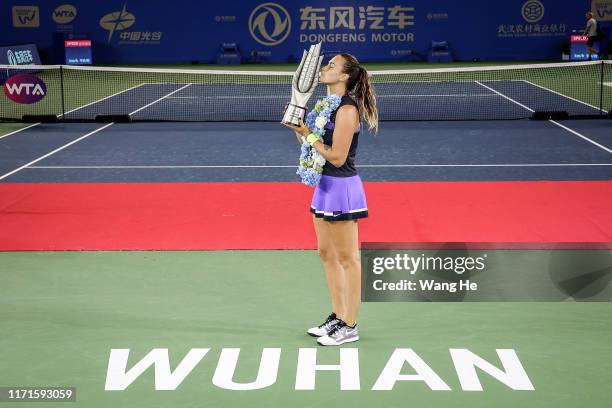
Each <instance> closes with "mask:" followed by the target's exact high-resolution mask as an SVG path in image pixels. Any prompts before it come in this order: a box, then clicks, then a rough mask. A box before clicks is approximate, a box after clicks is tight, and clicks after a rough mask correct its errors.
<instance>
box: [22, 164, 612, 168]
mask: <svg viewBox="0 0 612 408" xmlns="http://www.w3.org/2000/svg"><path fill="white" fill-rule="evenodd" d="M564 166H612V163H525V164H520V163H517V164H364V165H357V167H359V168H370V167H371V168H381V167H564ZM295 167H296V165H291V166H261V165H260V166H257V165H252V166H251V165H244V166H29V167H28V168H29V169H228V168H229V169H235V168H239V169H240V168H245V169H250V168H266V169H270V168H295Z"/></svg>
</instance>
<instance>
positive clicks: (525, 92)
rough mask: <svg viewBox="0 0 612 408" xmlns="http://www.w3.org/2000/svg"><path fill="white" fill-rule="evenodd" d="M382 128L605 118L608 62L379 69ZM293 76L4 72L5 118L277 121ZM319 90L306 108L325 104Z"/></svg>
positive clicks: (75, 69) (611, 93) (611, 90)
mask: <svg viewBox="0 0 612 408" xmlns="http://www.w3.org/2000/svg"><path fill="white" fill-rule="evenodd" d="M370 74H371V79H372V82H373V84H374V88H375V91H376V95H377V103H378V109H379V118H380V120H382V121H391V120H396V121H403V120H504V119H524V118H529V117H532V115H533V114H534V113H536V112H564V113H566V114H567V115H568V116H569V117H570V118H574V117H575V118H578V117H606V116H607V115H608V112H609V111H610V110H611V109H612V64H611V61H592V62H590V61H589V62H571V63H554V64H529V65H504V66H485V67H465V68H438V69H408V70H396V71H389V70H387V71H372V72H370ZM292 76H293V73H291V72H259V71H217V70H196V69H191V70H188V69H182V70H171V69H140V68H107V67H79V66H64V65H39V66H7V65H0V83H2V87H3V91H4V92H3V95H2V96H1V97H0V98H1V99H0V108H1V112H2V113H1V114H0V120H13V121H15V120H16V121H19V120H24V116H26V117H27V116H28V115H35V116H41V115H52V116H54V117H56V118H57V119H59V120H65V121H94V120H97V119H98V120H99V119H100V118H101V117H103V116H109V115H115V116H121V115H123V116H125V117H127V118H129V119H130V120H132V121H279V120H280V119H281V118H282V115H283V109H284V106H285V104H286V103H287V102H288V101H289V99H290V95H291V80H292ZM325 93H326V88H325V86H324V85H321V84H320V85H319V86H318V88H317V90H316V92H315V94H314V95H313V97H312V98H311V100H310V103H309V105H310V106H312V105H313V104H314V102H315V101H316V100H317V99H319V98H321V97H323V96H324V95H325Z"/></svg>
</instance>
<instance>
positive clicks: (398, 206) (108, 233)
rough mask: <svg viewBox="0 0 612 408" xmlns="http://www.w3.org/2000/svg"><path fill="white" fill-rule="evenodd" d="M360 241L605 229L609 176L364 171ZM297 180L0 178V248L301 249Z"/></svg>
mask: <svg viewBox="0 0 612 408" xmlns="http://www.w3.org/2000/svg"><path fill="white" fill-rule="evenodd" d="M365 188H366V194H367V198H368V207H369V209H370V217H371V218H368V219H366V220H361V221H359V222H360V241H362V242H363V241H419V242H423V241H425V242H429V241H434V242H436V241H441V242H448V241H464V242H470V241H475V242H483V241H504V242H506V241H522V242H525V241H526V242H534V241H535V242H555V241H559V242H583V241H584V242H597V241H600V242H603V241H612V211H611V209H612V181H563V182H550V181H540V182H525V181H519V182H385V183H382V182H367V183H365ZM312 191H313V190H312V189H311V188H309V187H306V186H303V185H300V184H298V183H180V184H179V183H177V184H173V183H144V184H136V183H126V184H115V183H112V184H109V183H99V184H97V183H87V184H80V183H69V184H62V183H48V184H47V183H43V184H37V183H6V184H0V250H122V249H124V250H130V249H160V250H181V249H276V248H279V249H280V248H282V249H313V248H315V245H316V242H315V235H314V231H313V228H312V220H311V215H310V213H309V212H308V206H309V204H310V198H311V195H312Z"/></svg>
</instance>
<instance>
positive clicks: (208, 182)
mask: <svg viewBox="0 0 612 408" xmlns="http://www.w3.org/2000/svg"><path fill="white" fill-rule="evenodd" d="M561 66H562V65H561V64H559V67H561ZM602 66H603V65H601V64H599V63H595V64H592V63H586V64H582V65H575V66H572V67H571V68H570V66H569V65H568V66H567V68H565V67H563V68H557V70H555V71H554V72H555V75H550V74H549V73H550V72H551V71H549V68H545V70H546V74H542V73H541V72H539V71H538V70H537V68H536V69H535V71H534V69H533V68H531V69H527V68H518V69H514V70H513V69H512V68H510V69H508V68H507V67H504V69H500V68H498V69H491V70H482V69H479V70H477V71H475V70H473V69H466V70H461V69H459V70H454V71H453V73H452V79H453V80H450V79H451V77H450V76H449V71H447V70H427V72H423V73H420V74H419V73H417V72H409V73H406V72H403V71H402V72H400V71H397V72H392V73H390V72H386V73H381V74H380V75H381V76H380V77H379V81H378V82H375V84H376V87H377V88H376V89H377V93H378V96H379V109H380V112H381V119H382V120H383V121H382V122H381V124H380V131H379V134H378V135H376V136H375V137H374V136H373V135H371V134H369V133H368V132H364V133H363V134H362V136H361V137H360V152H359V156H358V163H357V165H358V169H359V173H360V175H361V177H362V178H363V180H364V182H365V189H366V192H367V193H368V200H369V202H368V203H369V208H370V213H371V216H370V218H368V219H365V220H362V221H360V229H361V231H360V234H361V235H360V241H361V242H383V241H388V242H415V241H416V242H484V241H502V242H503V241H506V242H513V241H519V242H609V241H610V240H611V239H612V232H611V231H612V217H611V216H610V211H609V209H610V197H612V186H611V185H610V180H611V179H612V121H611V120H609V119H603V117H605V116H606V115H607V112H608V111H609V110H610V109H612V97H611V96H610V94H612V92H608V91H607V90H606V93H604V92H603V91H602V89H605V88H603V87H604V86H605V85H602V83H603V82H604V81H602V80H601V77H597V73H598V72H601V70H602ZM605 68H606V69H608V68H609V64H608V65H606V66H605ZM552 69H553V68H550V70H552ZM559 69H560V70H559ZM576 70H579V71H578V72H582V73H584V72H587V71H586V70H588V72H591V71H592V72H593V73H594V74H595V75H594V76H592V77H589V78H590V79H589V81H588V83H592V84H595V85H594V87H592V88H589V89H585V87H584V86H583V85H584V84H582V85H576V84H575V81H574V82H571V83H570V82H568V81H566V79H567V78H571V77H572V76H573V75H575V74H576V72H577V71H576ZM92 71H93V70H92ZM140 71H142V70H140ZM519 71H521V72H524V74H523V75H518V76H517V72H519ZM74 72H75V75H74V78H73V79H71V73H66V72H65V73H64V74H63V75H65V76H64V78H63V80H64V81H66V82H65V84H67V83H70V82H71V81H73V82H72V85H65V86H66V89H75V90H76V89H80V90H81V91H82V92H72V93H67V94H65V95H64V96H65V97H64V98H62V97H59V96H57V95H56V96H52V94H51V93H48V94H47V97H48V100H47V101H46V102H45V103H46V105H41V106H42V107H43V109H42V112H34V111H30V110H28V109H30V108H27V107H24V106H19V107H17V108H15V107H11V109H13V110H4V114H3V115H7V114H8V116H13V117H20V116H21V115H24V114H35V113H38V114H47V115H54V116H58V117H60V118H61V119H64V120H65V121H64V122H59V123H35V124H31V125H28V127H27V128H26V127H24V128H23V129H22V130H16V131H11V132H7V133H6V134H4V135H2V136H0V208H1V210H0V225H2V226H3V228H1V229H0V250H1V251H2V252H0V264H2V265H3V270H4V275H3V277H4V284H3V285H2V286H1V287H0V302H1V303H0V321H2V322H3V327H4V329H5V333H9V335H8V336H3V337H2V338H1V339H0V349H1V350H4V351H3V352H2V353H1V355H2V360H3V366H4V367H5V369H4V370H3V372H2V373H1V374H0V385H6V386H9V385H17V384H28V385H43V384H47V385H52V384H57V385H71V386H75V387H76V388H77V396H78V397H77V404H78V405H80V406H83V407H106V406H109V405H113V404H114V405H118V406H135V407H140V406H143V407H145V406H228V407H233V406H236V407H238V406H245V405H252V404H262V405H268V406H276V405H281V404H283V405H291V406H300V407H314V406H321V405H326V406H327V405H330V404H332V403H334V402H337V403H343V404H344V403H347V404H350V405H352V406H364V407H366V406H371V405H373V404H377V405H382V406H403V405H406V404H426V405H429V406H436V407H437V406H440V407H443V406H449V405H453V406H466V407H468V406H469V407H479V406H483V407H484V406H492V405H495V406H500V407H514V406H517V405H519V404H521V405H525V406H547V407H548V406H550V407H552V406H572V405H584V404H588V405H589V406H602V407H603V406H607V405H606V404H608V402H609V400H610V398H611V397H612V395H611V393H610V391H609V387H608V383H609V372H610V370H611V369H612V365H611V363H610V362H611V361H612V352H611V350H610V347H609V343H610V339H611V338H612V329H611V328H610V325H609V324H608V323H609V321H610V319H611V318H612V312H611V310H610V304H609V302H605V303H604V302H589V301H580V299H574V298H572V297H567V298H566V299H564V301H563V302H560V303H545V302H540V303H537V302H534V303H519V302H516V303H509V302H508V303H505V302H496V303H443V302H440V303H363V304H362V306H361V310H360V315H359V318H358V320H359V325H360V326H361V327H362V329H361V330H362V335H361V339H360V341H359V342H358V343H355V345H356V346H355V345H352V346H349V347H346V346H345V347H342V348H341V349H342V350H346V349H356V350H357V355H358V361H359V378H360V386H359V390H354V391H348V392H347V391H341V383H340V376H339V373H338V372H337V371H319V372H318V373H317V375H316V385H315V387H314V389H312V390H309V391H305V390H298V389H296V388H297V387H296V376H297V370H298V368H297V366H298V360H299V354H300V352H301V351H300V349H308V348H316V343H315V342H314V341H313V339H312V338H311V337H308V336H306V335H305V334H303V333H304V330H305V328H306V327H309V325H311V324H313V323H315V322H314V321H312V320H313V319H315V320H316V319H317V318H318V317H319V316H322V315H324V314H325V313H327V312H328V309H329V305H328V299H327V292H326V287H325V281H324V279H323V271H322V269H321V265H320V261H319V259H318V256H317V253H316V250H315V246H316V238H315V235H314V231H313V230H312V220H311V218H310V214H309V213H308V204H309V200H310V197H311V195H312V189H310V188H309V187H306V186H303V185H300V184H299V183H298V182H297V176H296V175H295V170H296V166H297V157H298V154H299V146H297V144H296V142H295V138H294V135H293V134H292V132H290V131H288V130H287V129H286V128H283V127H282V126H280V125H279V124H278V123H274V122H275V121H278V120H279V119H280V117H281V116H282V113H283V106H284V103H286V99H287V95H288V94H289V92H290V76H287V75H285V74H281V73H279V74H277V75H264V76H258V75H250V76H248V75H246V74H244V73H242V74H231V75H230V76H229V77H228V76H227V75H226V76H222V77H214V78H217V79H216V80H210V79H209V78H210V75H208V74H206V75H207V76H206V78H207V79H206V80H205V81H203V78H204V76H203V75H205V74H202V73H199V74H195V73H185V72H176V73H169V72H165V71H164V70H154V72H151V73H149V74H147V73H143V72H140V73H139V72H136V71H131V70H127V71H126V70H119V71H113V72H111V71H110V70H109V71H103V70H101V71H96V73H95V74H94V76H93V77H92V78H90V79H87V80H85V79H84V78H85V77H81V76H80V75H83V74H84V73H85V72H89V71H87V70H80V69H77V70H75V71H74ZM527 72H530V73H531V74H528V73H527ZM534 72H536V73H535V74H534ZM542 72H544V71H542ZM40 75H41V76H43V77H45V78H47V80H46V83H47V85H48V88H47V89H48V90H53V89H59V88H58V87H57V86H59V85H57V86H56V84H59V81H57V82H56V81H55V79H52V78H55V76H56V75H58V74H57V73H55V71H53V72H52V70H51V69H50V70H49V72H47V73H44V75H43V74H40ZM95 75H99V76H98V77H96V76H95ZM108 75H111V76H115V77H116V78H121V79H117V80H116V81H114V82H113V81H110V82H109V81H106V80H105V82H101V81H102V78H107V79H108V78H109V76H108ZM77 76H79V78H80V79H78V80H77V79H76V77H77ZM374 77H376V75H374ZM237 78H238V82H239V83H238V84H234V85H231V84H228V83H226V82H227V79H232V80H233V81H234V82H236V79H237ZM598 78H599V79H598ZM102 83H105V84H106V83H109V84H110V85H109V86H107V87H103V86H101V84H102ZM70 87H72V88H70ZM96 87H98V88H99V89H97V90H95V88H96ZM587 88H588V87H587ZM610 90H611V91H612V88H611V89H610ZM241 93H245V95H241ZM323 94H324V90H323V89H322V88H320V89H319V90H318V91H317V94H315V95H314V96H313V100H314V99H316V98H318V97H321V96H323ZM237 96H238V97H240V98H237ZM62 99H63V103H62V102H61V101H62ZM5 103H6V100H4V101H3V102H2V104H0V106H6V105H3V104H5ZM539 111H565V112H567V113H568V115H569V116H584V117H588V119H582V120H529V119H528V118H529V117H531V116H532V115H533V113H534V112H539ZM104 115H116V117H117V118H119V119H123V120H125V119H126V117H127V119H129V120H131V121H132V123H116V122H109V123H97V122H95V119H96V116H104ZM121 117H122V118H121ZM597 117H600V118H599V119H596V118H597ZM98 119H100V118H98ZM107 119H108V118H107ZM499 119H504V120H499ZM73 121H74V122H77V123H72V122H73ZM279 249H282V251H281V250H279ZM196 348H210V351H209V352H208V353H207V354H206V355H205V356H204V357H203V358H202V360H201V361H200V362H199V363H198V364H197V366H195V368H194V369H193V370H192V371H191V372H190V373H189V374H188V375H187V376H186V377H185V379H184V380H183V381H182V382H181V383H180V385H179V386H178V387H177V388H176V389H174V390H173V391H163V392H160V391H156V390H155V381H156V379H155V378H156V375H155V373H154V371H153V369H152V368H151V369H148V370H146V371H144V372H143V374H142V375H140V376H139V377H138V379H137V380H135V381H134V382H133V383H132V384H131V385H130V386H129V387H128V388H127V389H126V390H125V391H108V390H105V380H106V379H107V369H108V365H109V358H110V350H111V349H129V350H130V356H129V364H128V367H132V366H133V365H134V364H135V363H137V362H138V361H140V360H141V359H142V358H144V357H145V355H147V353H149V352H150V351H151V350H152V349H168V356H169V361H170V367H171V371H172V370H174V369H175V368H176V367H177V365H178V364H179V363H180V362H181V360H182V359H183V358H184V357H185V356H186V355H187V353H188V352H189V351H190V350H191V349H196ZM229 348H239V349H240V357H239V360H238V365H237V366H236V371H235V374H234V377H233V380H234V381H236V382H251V381H254V379H255V378H256V377H257V375H258V374H257V373H258V369H259V364H260V358H261V355H262V351H263V349H264V348H280V349H281V357H280V364H279V366H278V374H277V377H276V381H275V382H274V384H273V385H270V386H269V387H267V388H263V389H260V390H253V391H229V390H227V389H223V388H221V387H219V386H218V385H215V384H214V381H213V377H214V375H215V371H216V367H217V364H218V361H219V360H220V358H221V354H222V350H223V349H229ZM398 348H410V349H412V350H414V352H415V353H416V354H417V355H418V356H419V357H420V358H421V359H422V360H423V361H424V362H425V363H426V364H427V365H428V366H429V367H430V368H431V369H432V370H433V371H434V372H435V373H436V374H437V375H438V376H439V377H440V378H441V379H442V380H443V382H444V383H446V384H447V385H448V388H449V389H450V391H435V390H433V389H432V388H431V387H430V386H428V385H427V384H426V383H425V382H424V381H422V380H417V381H398V382H397V383H396V384H395V386H394V387H393V389H392V390H388V391H375V390H373V389H372V388H373V386H374V384H375V383H376V381H377V379H378V377H379V375H380V374H381V372H382V370H383V368H384V367H385V365H386V364H387V361H388V360H389V359H390V356H391V355H392V353H393V352H394V350H395V349H398ZM451 349H453V350H455V349H469V350H470V351H472V352H473V353H475V354H477V355H478V356H480V357H482V358H483V359H485V360H487V361H488V362H490V363H491V364H493V365H494V366H496V367H499V368H500V369H502V368H503V367H501V364H500V362H499V355H498V353H497V350H500V349H513V350H515V352H516V353H517V356H518V358H519V359H520V361H521V363H522V366H523V368H524V369H525V371H526V373H527V375H528V376H529V379H530V381H531V383H532V384H533V387H534V390H532V391H527V390H521V391H518V390H516V389H512V388H511V387H509V386H508V385H506V384H504V383H502V382H500V381H498V380H497V379H495V378H493V377H492V376H490V375H488V374H483V373H482V372H480V371H479V379H480V384H481V386H482V389H483V391H482V392H467V391H465V387H464V385H465V384H464V383H463V382H462V375H465V373H463V374H461V373H460V372H458V370H457V369H456V366H455V365H454V363H453V360H452V358H451V351H450V350H451ZM340 353H341V352H340V350H339V348H321V347H319V348H318V349H317V362H318V364H338V362H339V361H340V360H339V359H340V358H341V354H340ZM24 362H27V364H25V363H24ZM402 374H403V375H410V374H415V367H414V366H412V367H411V366H410V365H409V364H408V363H406V365H405V366H404V367H403V369H402ZM12 405H15V406H23V404H22V405H19V404H7V407H8V406H12Z"/></svg>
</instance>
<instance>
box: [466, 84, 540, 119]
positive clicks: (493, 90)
mask: <svg viewBox="0 0 612 408" xmlns="http://www.w3.org/2000/svg"><path fill="white" fill-rule="evenodd" d="M474 82H476V83H477V84H478V85H480V86H483V87H485V88H487V89H488V90H489V91H491V92H495V93H496V94H497V95H499V96H501V97H502V98H505V99H507V100H509V101H510V102H513V103H515V104H517V105H518V106H520V107H521V108H523V109H527V110H528V111H529V112H535V111H534V110H533V109H531V108H530V107H528V106H525V105H523V104H522V103H520V102H517V101H515V100H514V99H512V98H510V97H509V96H506V95H504V94H503V93H501V92H498V91H496V90H495V89H493V88H491V87H488V86H486V85H485V84H482V83H480V82H478V81H474Z"/></svg>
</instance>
